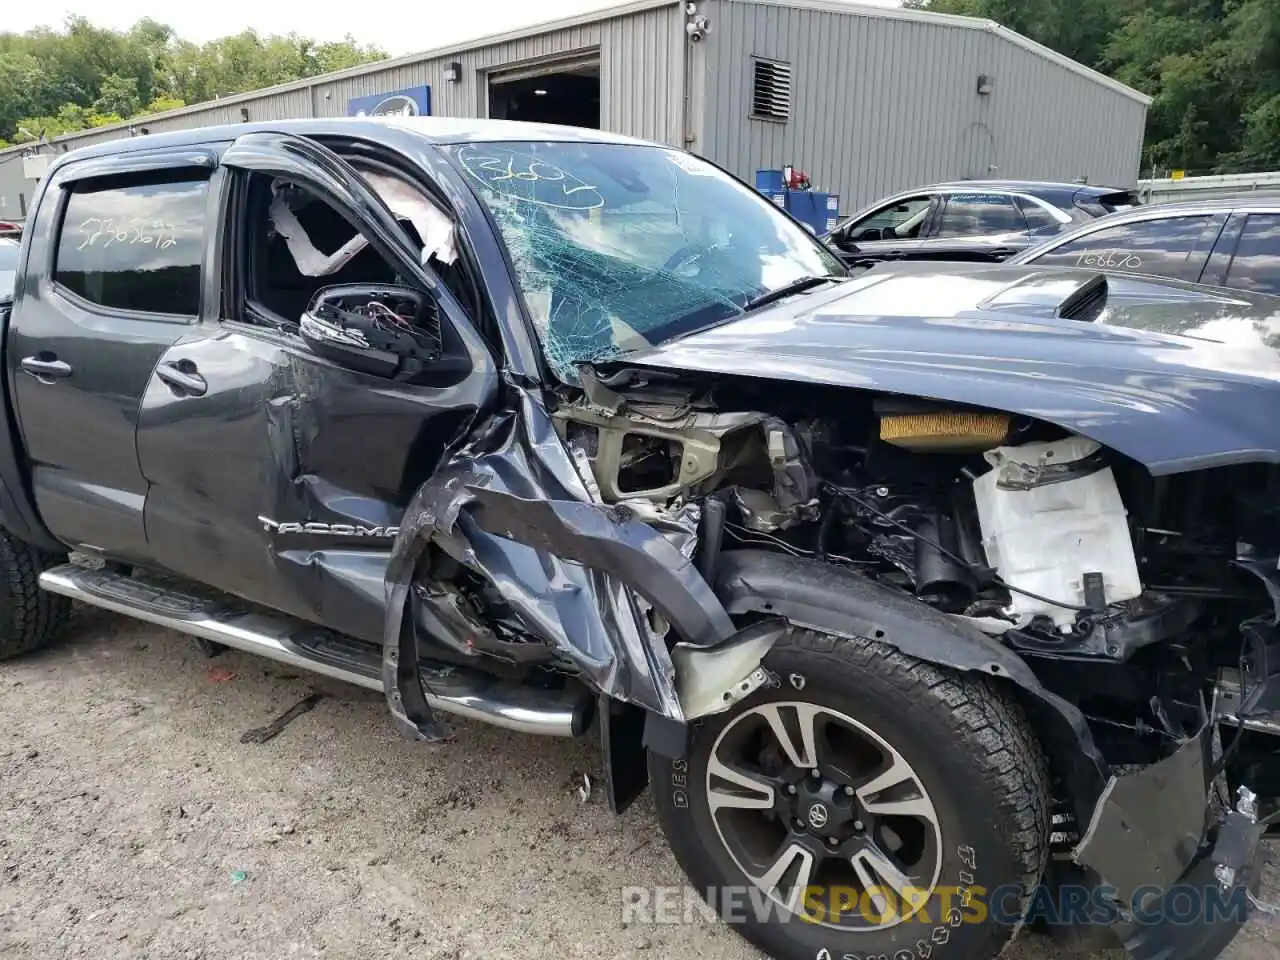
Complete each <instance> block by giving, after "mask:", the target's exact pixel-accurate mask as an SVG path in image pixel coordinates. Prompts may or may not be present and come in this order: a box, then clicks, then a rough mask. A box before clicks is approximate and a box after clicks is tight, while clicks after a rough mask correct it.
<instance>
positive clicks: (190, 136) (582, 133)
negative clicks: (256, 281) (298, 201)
mask: <svg viewBox="0 0 1280 960" xmlns="http://www.w3.org/2000/svg"><path fill="white" fill-rule="evenodd" d="M387 127H397V128H399V129H401V130H407V131H410V132H412V133H414V134H416V135H417V136H419V137H421V138H422V139H423V140H426V141H428V142H431V143H436V144H449V143H499V142H503V141H522V140H540V141H573V142H578V143H619V144H621V143H625V144H631V145H634V146H649V147H652V146H659V144H656V143H654V142H653V141H649V140H640V139H637V138H635V137H625V136H622V135H621V134H615V133H609V132H607V131H604V130H592V129H587V128H585V127H570V126H563V125H560V124H549V123H525V122H523V121H519V120H475V119H469V118H465V117H321V118H314V119H311V118H308V119H298V120H264V121H258V122H251V123H229V124H220V125H217V126H206V127H192V128H191V129H189V130H175V131H172V132H169V133H152V134H146V135H144V136H138V137H129V138H128V139H124V140H107V141H104V142H102V143H96V144H92V145H90V146H87V147H80V148H79V149H77V150H74V151H72V152H71V153H69V154H67V156H68V157H75V158H76V159H82V158H86V157H95V156H107V155H115V154H121V153H131V152H134V151H141V150H151V149H155V148H157V147H184V146H194V145H196V144H200V143H209V142H215V141H219V140H234V139H236V138H237V137H241V136H243V135H245V134H246V133H264V132H266V133H288V134H294V135H297V136H320V137H324V136H330V137H360V138H368V139H374V140H376V139H377V138H378V135H379V133H380V132H381V131H382V130H384V129H385V128H387Z"/></svg>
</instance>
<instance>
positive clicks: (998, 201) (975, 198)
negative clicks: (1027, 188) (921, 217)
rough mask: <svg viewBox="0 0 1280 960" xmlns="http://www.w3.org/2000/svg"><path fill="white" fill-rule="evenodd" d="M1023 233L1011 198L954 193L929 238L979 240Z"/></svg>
mask: <svg viewBox="0 0 1280 960" xmlns="http://www.w3.org/2000/svg"><path fill="white" fill-rule="evenodd" d="M1026 229H1027V223H1026V221H1025V220H1024V219H1023V218H1022V214H1021V213H1020V212H1019V211H1018V208H1017V207H1015V206H1014V205H1013V198H1012V197H1009V196H1005V195H1003V194H999V193H954V194H952V195H951V196H949V197H947V198H946V206H944V207H943V208H942V213H941V214H939V215H938V225H937V227H936V228H935V229H934V230H933V233H932V236H933V237H936V238H939V239H942V238H946V237H980V236H983V235H984V234H990V233H1010V232H1014V231H1017V232H1019V233H1021V232H1022V231H1024V230H1026Z"/></svg>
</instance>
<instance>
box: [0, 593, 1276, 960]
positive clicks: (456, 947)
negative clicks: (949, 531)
mask: <svg viewBox="0 0 1280 960" xmlns="http://www.w3.org/2000/svg"><path fill="white" fill-rule="evenodd" d="M211 669H212V671H213V672H211ZM228 674H234V675H233V676H228ZM313 689H318V690H322V691H327V692H329V693H331V694H332V696H329V697H327V698H325V699H323V700H321V701H320V702H319V703H318V705H317V706H316V707H315V709H314V710H312V711H311V712H309V713H306V714H305V715H303V716H301V717H299V718H298V719H297V720H296V721H295V722H293V723H292V724H291V725H290V726H289V727H288V728H287V729H286V730H284V732H283V733H281V734H280V735H279V736H278V737H276V738H275V739H273V740H271V741H269V742H267V743H261V744H257V743H243V742H241V735H242V734H243V733H245V731H247V730H249V729H251V728H256V727H260V726H262V725H263V724H265V723H267V722H268V721H270V720H271V719H273V718H274V717H276V716H278V715H279V714H280V713H282V712H283V711H284V710H286V709H287V708H288V707H289V706H291V705H292V704H294V703H296V702H297V701H299V700H300V699H302V698H303V697H305V696H306V695H307V694H308V693H310V692H311V691H312V690H313ZM598 765H599V759H598V756H597V753H596V751H595V750H594V749H592V748H590V747H588V746H583V745H573V744H566V743H562V742H553V741H544V740H540V739H534V738H523V737H519V736H516V735H514V734H507V733H505V732H503V731H499V730H493V729H489V728H484V727H477V726H469V725H468V726H461V727H460V738H459V741H458V743H456V744H454V745H452V746H449V747H445V748H424V747H422V746H418V745H413V744H409V743H406V742H403V741H400V740H398V739H397V738H396V737H395V735H394V734H393V733H392V731H391V728H390V725H389V723H388V722H387V719H386V716H385V712H384V707H383V704H382V703H381V701H380V699H379V698H378V697H377V696H376V695H373V694H370V693H367V692H364V691H361V690H358V689H356V688H353V687H347V686H343V685H340V684H327V683H324V682H320V683H319V684H316V683H314V682H313V681H312V680H311V678H309V677H306V676H297V675H294V674H292V673H290V672H288V671H286V670H284V669H282V668H280V667H277V666H275V665H273V664H270V663H268V662H266V661H262V660H257V659H255V658H252V657H249V656H244V655H241V654H237V653H230V654H227V655H224V656H223V657H220V658H218V659H216V660H212V661H210V660H205V659H203V658H201V657H200V656H199V655H198V654H197V652H196V650H195V648H194V646H193V644H192V643H190V642H189V641H185V640H183V639H182V638H179V637H177V636H176V635H173V634H168V633H165V632H164V631H161V630H155V629H150V628H146V627H140V626H138V625H136V624H133V623H131V622H130V621H127V620H123V619H120V618H117V617H114V616H112V615H110V614H106V613H102V612H98V611H89V610H80V611H79V612H78V614H77V618H76V623H75V629H74V631H73V635H72V637H71V638H70V639H69V640H68V642H66V643H65V644H63V645H61V646H59V647H58V648H56V649H54V650H50V651H48V652H46V653H44V654H41V655H39V656H36V657H33V658H28V659H26V660H23V661H20V662H16V663H9V664H5V665H2V666H0V956H4V957H23V958H28V957H29V958H40V960H53V958H57V957H94V958H98V960H101V958H106V960H115V958H124V957H147V958H179V957H181V958H209V960H233V958H238V957H263V958H271V960H283V958H308V957H316V956H328V957H338V958H344V960H346V958H353V960H355V958H365V957H367V958H378V960H382V958H394V957H414V958H421V960H463V958H481V957H483V958H519V960H537V958H547V960H552V958H554V960H561V958H565V960H567V958H592V960H599V958H621V957H635V958H655V957H656V958H662V960H665V958H671V960H680V958H685V957H689V958H695V957H697V958H705V960H748V958H756V957H758V956H759V954H758V953H757V952H756V951H753V950H751V949H749V948H748V947H747V946H746V945H745V943H744V942H743V941H741V940H740V939H738V937H737V936H736V935H735V934H734V933H732V932H731V931H730V930H729V929H727V928H726V927H724V926H722V925H712V924H699V925H696V926H694V927H672V926H642V925H637V924H631V925H624V924H623V923H622V895H621V892H620V891H621V889H622V888H623V887H624V886H628V885H635V884H672V883H679V882H680V876H679V873H678V871H677V868H676V866H675V863H674V861H673V860H672V859H671V857H670V856H669V855H668V854H667V852H666V849H665V846H664V844H663V841H662V839H661V838H660V836H658V834H657V828H656V825H655V823H654V819H653V816H652V811H651V808H650V807H649V805H648V802H647V798H646V799H645V800H642V801H641V802H640V803H639V804H637V806H636V807H635V808H633V809H632V810H631V811H629V812H628V813H627V814H626V815H625V816H624V817H622V818H614V817H613V816H612V815H611V814H610V813H609V811H608V809H607V807H606V805H605V804H604V803H603V801H602V800H601V798H600V797H599V796H598V795H594V796H591V797H589V798H588V799H587V801H586V802H584V801H583V800H582V798H581V797H580V795H579V792H578V788H579V784H580V783H581V781H582V775H583V774H584V773H586V774H590V775H591V776H593V777H594V776H595V774H596V771H597V769H598ZM1274 859H1275V857H1274V855H1273V860H1274ZM1269 879H1270V882H1269V884H1268V887H1269V890H1268V892H1269V893H1270V894H1271V895H1272V896H1276V895H1278V894H1280V882H1277V881H1278V880H1280V877H1277V873H1276V870H1275V868H1274V866H1273V867H1272V869H1271V874H1270V878H1269ZM1278 954H1280V921H1271V922H1270V923H1269V924H1267V923H1265V922H1263V921H1254V923H1253V924H1252V925H1251V927H1250V929H1248V930H1247V931H1246V933H1245V935H1244V936H1242V937H1241V938H1240V939H1238V940H1237V942H1236V944H1235V945H1234V946H1233V947H1232V950H1231V952H1230V953H1229V954H1228V956H1230V957H1232V958H1234V960H1263V958H1268V960H1271V958H1274V957H1276V956H1277V955H1278ZM1015 955H1016V956H1017V957H1018V960H1041V958H1044V960H1048V958H1052V957H1061V956H1063V955H1064V951H1063V950H1062V949H1060V948H1056V947H1055V946H1054V945H1053V944H1051V943H1050V942H1049V941H1048V940H1045V939H1041V938H1037V937H1029V938H1026V939H1024V940H1022V941H1020V942H1019V945H1018V947H1017V948H1016V950H1015Z"/></svg>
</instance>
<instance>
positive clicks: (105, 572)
mask: <svg viewBox="0 0 1280 960" xmlns="http://www.w3.org/2000/svg"><path fill="white" fill-rule="evenodd" d="M13 286H14V289H13V292H12V296H11V298H9V302H8V303H6V305H5V306H4V307H3V308H2V309H0V315H3V317H4V319H3V327H2V328H0V330H2V332H3V341H2V342H3V355H2V360H3V366H4V372H5V376H4V379H3V401H4V403H3V411H4V415H5V424H4V427H5V429H3V430H0V520H2V521H3V530H0V656H3V657H11V656H17V655H21V654H24V653H27V652H30V651H33V650H35V649H37V648H39V647H42V646H44V645H46V644H48V643H49V642H50V641H52V640H54V638H55V637H56V636H57V635H58V633H59V631H60V630H61V629H62V627H63V626H64V624H65V622H66V620H67V615H68V609H69V604H70V603H71V602H72V601H78V602H81V603H84V604H89V605H93V606H97V607H102V608H106V609H108V610H112V611H116V612H118V613H121V614H123V615H125V616H129V617H134V618H136V619H138V620H142V621H147V622H150V623H154V624H159V625H162V626H164V627H166V628H170V629H172V630H175V631H180V632H182V633H185V634H188V635H190V636H193V637H195V638H197V640H198V641H199V642H201V643H203V644H204V645H205V649H206V650H207V652H210V653H216V652H217V651H218V650H219V649H221V648H225V647H230V648H237V649H240V650H244V651H249V652H251V653H255V654H259V655H262V656H264V657H269V658H272V659H274V660H277V661H282V662H284V663H286V664H290V665H292V666H294V667H302V668H306V669H308V670H311V671H314V672H315V673H317V674H322V675H326V676H328V677H332V678H338V679H341V680H345V681H349V682H351V683H355V684H358V685H360V686H363V687H367V688H369V689H373V690H377V691H380V692H382V693H383V694H385V696H386V702H387V705H388V708H389V713H390V717H391V722H393V723H394V725H395V726H396V728H397V729H398V730H399V731H400V732H401V733H402V734H403V735H404V736H406V737H408V738H411V739H413V740H417V741H425V742H433V743H442V742H449V741H453V740H455V739H456V732H455V730H454V728H453V727H451V726H450V722H449V718H450V717H462V718H466V719H469V720H475V721H482V722H487V723H492V724H497V725H500V726H503V727H506V728H510V729H514V730H519V731H524V732H527V733H529V734H542V735H549V736H558V737H583V736H591V737H595V738H598V740H599V743H600V744H601V748H602V755H603V766H604V770H605V774H606V776H605V783H606V786H607V795H608V797H609V800H610V802H611V804H612V806H613V807H614V809H615V810H617V811H622V810H624V809H625V808H626V807H627V805H628V804H629V803H631V802H632V801H633V800H634V799H635V798H636V797H637V795H639V794H640V793H641V792H642V791H643V790H645V789H646V788H648V789H649V790H650V791H651V793H652V796H653V800H654V802H655V804H656V807H657V812H658V819H659V822H660V824H661V829H662V830H663V831H664V833H665V835H666V838H667V840H668V841H669V843H670V845H671V847H672V849H673V851H674V853H675V856H676V858H677V860H678V861H679V863H680V864H681V866H682V867H683V869H684V871H685V872H686V873H687V875H688V879H689V881H690V884H691V885H692V886H693V887H694V888H696V889H697V890H698V891H699V893H700V894H701V895H703V896H704V897H706V899H707V901H708V903H711V904H713V905H715V908H716V909H717V911H718V912H720V914H721V915H722V916H725V917H726V918H727V919H728V918H729V917H728V914H729V912H730V911H733V912H734V913H735V914H736V916H735V917H734V918H733V919H734V920H735V926H736V929H738V930H739V931H740V932H741V933H742V934H743V935H744V936H745V937H746V938H747V939H749V940H750V941H751V942H752V943H754V944H756V945H757V946H759V947H760V948H761V949H763V950H766V951H767V952H769V953H770V954H771V955H772V956H774V957H776V958H780V960H815V958H819V960H821V958H846V960H852V958H868V960H869V958H873V957H874V958H894V960H910V958H917V960H930V958H941V960H989V958H993V957H995V956H997V955H998V954H999V953H1000V952H1001V951H1002V950H1003V948H1004V946H1005V945H1006V944H1007V943H1008V942H1010V940H1011V939H1012V938H1013V937H1014V936H1016V935H1017V933H1018V931H1019V930H1020V929H1021V928H1023V927H1025V926H1026V925H1027V924H1029V923H1038V922H1043V921H1046V920H1047V921H1048V922H1049V924H1050V926H1053V927H1055V928H1056V926H1059V925H1061V923H1062V922H1064V917H1065V919H1066V920H1069V921H1071V922H1073V923H1084V924H1092V925H1094V926H1100V927H1104V928H1106V929H1107V930H1108V931H1110V933H1111V934H1114V935H1115V937H1116V938H1117V939H1118V941H1119V942H1120V943H1121V944H1123V946H1124V948H1125V949H1126V950H1127V951H1128V953H1129V954H1130V955H1131V956H1133V957H1135V958H1155V957H1160V958H1165V960H1208V958H1211V957H1215V956H1218V955H1219V953H1220V952H1221V951H1222V950H1223V949H1224V948H1225V947H1226V945H1227V944H1228V943H1229V942H1230V941H1231V939H1232V938H1233V936H1234V935H1235V934H1236V933H1237V931H1238V930H1239V928H1240V926H1241V925H1242V924H1243V923H1244V922H1245V920H1246V918H1247V917H1248V916H1250V915H1254V914H1255V913H1256V912H1257V911H1258V910H1260V909H1267V907H1266V904H1265V902H1263V901H1262V900H1260V899H1259V892H1258V890H1259V886H1258V884H1259V871H1260V864H1261V855H1260V853H1259V851H1260V850H1261V849H1263V847H1262V841H1263V839H1264V835H1265V834H1266V833H1267V831H1268V828H1269V824H1270V823H1271V822H1272V821H1273V819H1274V818H1275V816H1276V814H1275V798H1276V796H1277V794H1280V776H1278V775H1280V762H1278V758H1277V745H1278V744H1280V741H1277V739H1276V735H1277V734H1280V680H1277V676H1278V675H1280V628H1278V626H1277V623H1278V618H1280V570H1278V569H1277V559H1278V555H1280V416H1277V412H1278V411H1280V353H1278V350H1280V311H1278V310H1277V302H1276V301H1273V300H1270V299H1268V298H1266V297H1263V296H1257V295H1249V294H1245V293H1240V292H1230V291H1223V290H1216V289H1210V288H1204V287H1197V286H1193V285H1190V284H1180V283H1177V282H1174V281H1161V280H1157V279H1153V278H1141V277H1116V276H1108V275H1106V274H1104V273H1101V272H1098V271H1096V270H1082V269H1073V268H1045V267H1035V266H1029V267H1021V266H1020V267H1014V266H1008V265H962V264H944V263H937V264H908V265H903V266H901V267H900V268H894V269H890V268H888V267H886V268H884V269H877V270H873V271H870V272H866V273H862V274H859V275H856V276H851V275H850V274H849V272H848V271H847V269H846V268H845V267H844V266H843V265H842V264H841V263H840V262H839V260H838V259H837V258H836V257H835V256H834V255H833V254H832V253H831V252H830V251H829V250H828V249H827V248H826V247H825V246H823V245H822V244H821V243H820V241H819V240H818V239H817V238H815V237H813V236H812V235H811V234H809V233H808V231H806V230H805V229H804V228H803V227H802V226H801V225H800V224H798V223H797V222H796V221H794V220H793V219H792V218H791V217H790V216H789V215H787V214H786V213H784V212H783V211H781V210H779V209H777V208H776V207H774V206H773V205H772V204H770V203H769V202H768V201H767V199H766V198H764V197H762V196H760V195H759V194H757V193H756V192H754V191H752V190H751V189H749V188H748V187H746V186H744V185H743V184H742V183H741V182H740V181H738V180H737V179H735V178H733V177H731V176H729V175H728V174H726V173H725V172H723V171H722V170H720V169H719V168H717V167H716V166H714V165H712V164H710V163H708V162H706V161H704V160H702V159H699V158H697V157H696V156H693V155H691V154H690V153H687V152H684V151H681V150H676V149H671V148H668V147H665V146H661V145H658V144H653V143H646V142H642V141H636V140H630V139H626V138H623V137H618V136H613V135H610V134H606V133H601V132H599V131H580V130H575V129H571V128H567V127H536V126H528V125H522V124H516V123H506V122H484V121H470V120H448V119H443V118H439V119H437V118H404V117H395V118H350V119H332V120H298V121H289V122H276V123H262V124H240V125H237V126H234V127H217V128H206V129H201V130H193V131H186V132H181V133H172V134H163V135H149V136H145V137H138V138H133V139H129V140H125V141H120V142H112V143H104V144H101V145H96V146H91V147H87V148H84V149H82V150H78V151H75V152H73V153H70V154H67V155H64V156H62V157H60V158H59V159H58V161H57V162H56V163H55V164H54V165H53V166H52V168H51V169H50V171H49V173H48V175H47V176H46V177H45V178H44V180H43V181H42V183H41V185H40V187H39V191H38V196H37V198H36V201H35V204H34V206H33V208H32V212H31V216H30V218H29V220H28V222H27V226H26V230H25V232H24V235H23V238H22V246H21V250H20V253H19V258H18V264H17V269H16V273H15V274H14V278H13ZM726 891H728V892H733V891H738V892H740V893H742V896H728V895H726ZM1081 894H1083V899H1082V897H1081ZM1187 897H1190V898H1191V903H1192V905H1193V906H1192V909H1190V910H1188V909H1187V907H1186V904H1187V902H1188V901H1187ZM1046 898H1047V899H1046ZM744 904H747V905H749V907H748V909H746V910H745V911H744V910H743V905H744ZM1046 904H1048V905H1052V906H1054V909H1049V908H1048V906H1046ZM1064 904H1066V905H1075V907H1080V906H1081V905H1082V904H1083V905H1085V907H1086V909H1084V910H1083V911H1082V910H1079V909H1073V910H1072V911H1070V915H1069V916H1068V915H1066V914H1064V911H1063V910H1062V909H1061V907H1062V905H1064ZM1175 907H1176V909H1175ZM1051 915H1052V916H1051Z"/></svg>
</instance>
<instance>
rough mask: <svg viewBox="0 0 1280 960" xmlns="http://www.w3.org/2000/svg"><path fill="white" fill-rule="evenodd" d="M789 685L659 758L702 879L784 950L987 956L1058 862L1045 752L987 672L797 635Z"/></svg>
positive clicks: (784, 957) (723, 911) (661, 779)
mask: <svg viewBox="0 0 1280 960" xmlns="http://www.w3.org/2000/svg"><path fill="white" fill-rule="evenodd" d="M764 663H765V666H766V667H767V668H768V669H769V670H770V671H771V672H772V673H773V674H774V675H776V676H777V677H778V678H779V680H780V684H779V685H778V686H776V687H774V688H772V689H769V688H766V689H764V690H761V691H759V692H757V693H756V694H755V695H753V696H752V697H750V698H748V699H747V700H745V701H743V702H742V703H739V704H736V705H735V706H734V708H732V709H731V710H729V711H727V712H725V713H723V714H717V715H714V716H712V717H708V718H706V719H705V720H703V721H698V722H696V723H695V724H694V725H693V728H692V734H691V738H690V745H689V751H688V754H687V756H686V758H685V759H683V760H676V761H672V760H669V759H667V758H664V757H660V756H658V755H656V754H650V758H649V765H650V771H649V772H650V781H651V783H652V784H653V792H654V796H655V801H656V803H657V808H658V815H659V820H660V822H661V824H662V828H663V831H664V833H665V834H666V836H667V839H668V841H669V843H670V844H671V847H672V850H673V851H674V853H675V855H676V859H677V860H678V861H679V863H680V865H681V867H682V868H683V869H684V871H685V873H686V874H687V875H688V877H689V879H690V881H691V882H692V884H693V887H694V888H695V890H696V891H697V892H698V894H699V895H700V896H702V897H703V898H704V899H705V900H706V901H707V903H708V904H709V905H710V906H711V908H712V909H713V910H715V911H716V912H717V913H718V914H719V916H720V917H721V918H722V919H723V920H725V921H726V922H728V923H730V924H732V925H733V926H734V927H735V928H736V929H737V930H738V931H739V932H740V933H741V934H742V935H743V936H744V937H746V939H747V940H749V941H750V942H752V943H753V944H755V945H756V946H757V947H760V948H761V949H763V950H765V951H767V952H768V953H769V954H770V955H771V956H773V957H775V958H776V960H816V958H820V960H827V958H830V960H841V958H859V960H861V958H864V957H885V958H892V960H913V958H914V960H990V958H992V957H995V956H997V955H998V954H999V953H1000V951H1001V949H1002V948H1003V946H1004V945H1005V944H1006V943H1007V942H1008V941H1009V939H1010V938H1011V937H1012V936H1013V935H1014V934H1015V932H1016V931H1017V929H1018V928H1019V926H1020V924H1021V918H1022V915H1023V912H1024V910H1025V907H1026V905H1027V902H1028V898H1029V897H1030V895H1031V893H1032V891H1033V887H1034V885H1035V884H1036V883H1037V882H1038V881H1039V879H1040V876H1041V874H1042V872H1043V870H1044V868H1045V864H1046V862H1047V859H1048V837H1049V823H1048V820H1049V815H1048V805H1049V802H1048V786H1047V773H1046V769H1045V763H1044V759H1043V756H1042V754H1041V751H1040V749H1039V747H1038V745H1037V743H1036V741H1035V738H1034V736H1033V734H1032V731H1031V729H1030V727H1029V725H1028V723H1027V720H1026V718H1025V717H1024V716H1023V714H1022V712H1021V710H1020V709H1019V708H1018V706H1017V705H1016V704H1015V703H1013V702H1012V701H1010V700H1009V699H1007V698H1006V697H1004V696H1003V695H1002V694H1001V693H1000V692H999V691H998V690H997V689H995V688H994V687H993V686H992V685H991V683H990V682H989V681H987V680H985V679H984V678H980V677H971V676H967V675H963V674H958V673H953V672H950V671H946V670H943V669H940V668H937V667H934V666H932V665H930V664H927V663H923V662H921V661H918V660H915V659H913V658H911V657H907V656H905V655H903V654H901V653H899V652H897V651H896V650H894V649H892V648H891V647H888V646H886V645H884V644H881V643H878V642H875V641H871V640H858V639H855V640H844V639H838V638H834V637H829V636H826V635H823V634H819V633H814V632H811V631H796V632H793V633H792V634H790V635H789V636H788V637H786V638H784V639H783V640H781V641H779V643H778V644H777V645H776V646H775V647H774V648H773V650H771V651H770V653H769V655H768V656H767V657H766V658H765V661H764Z"/></svg>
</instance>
